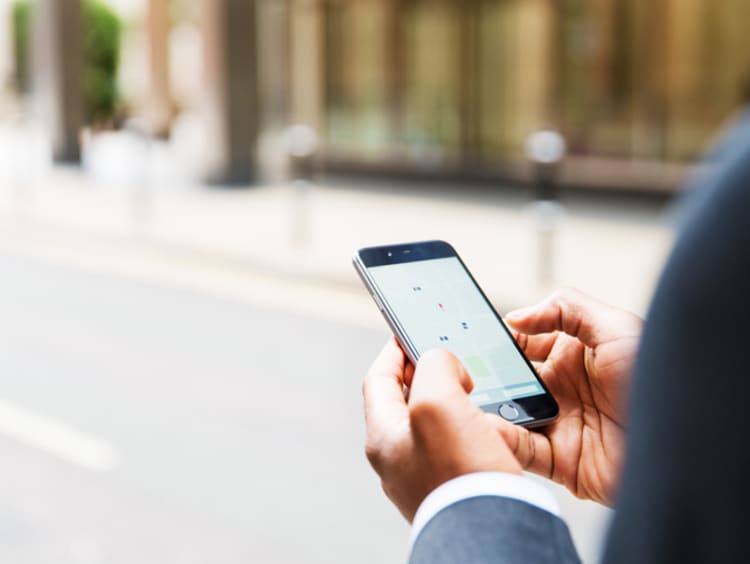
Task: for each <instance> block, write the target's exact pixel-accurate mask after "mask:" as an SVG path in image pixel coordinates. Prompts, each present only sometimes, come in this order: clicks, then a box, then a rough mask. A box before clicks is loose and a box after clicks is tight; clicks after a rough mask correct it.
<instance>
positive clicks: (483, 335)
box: [367, 256, 546, 405]
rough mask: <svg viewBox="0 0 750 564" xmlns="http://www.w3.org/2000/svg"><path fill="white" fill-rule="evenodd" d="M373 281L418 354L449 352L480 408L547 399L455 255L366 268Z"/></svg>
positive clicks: (509, 336) (510, 338)
mask: <svg viewBox="0 0 750 564" xmlns="http://www.w3.org/2000/svg"><path fill="white" fill-rule="evenodd" d="M367 272H368V273H369V275H370V278H371V280H372V282H373V283H374V284H375V285H376V286H377V289H378V291H379V293H380V295H381V297H382V298H383V299H384V300H385V301H386V302H387V306H388V308H389V309H390V311H391V313H392V314H393V316H394V317H395V320H396V322H397V323H398V325H400V327H401V330H402V335H403V336H405V337H406V339H408V341H409V344H408V345H407V346H410V347H411V349H412V350H413V351H414V352H416V353H417V354H418V355H421V354H422V353H424V352H426V351H428V350H430V349H434V348H442V349H447V350H449V351H451V352H452V353H453V354H455V355H456V356H457V357H458V358H459V360H460V361H461V362H462V364H463V365H464V367H465V368H466V370H467V371H468V372H469V375H470V376H471V378H472V380H473V382H474V390H473V392H472V393H471V398H472V400H473V401H474V402H475V403H477V404H478V405H486V404H494V403H498V402H503V401H508V400H516V399H519V398H527V397H531V396H537V395H540V394H545V393H546V391H545V389H544V388H543V387H542V385H541V384H540V383H539V381H538V379H537V377H536V375H535V374H534V372H533V371H532V369H531V368H530V367H529V365H528V364H527V362H526V360H525V358H524V357H523V356H522V355H521V353H520V352H519V350H518V348H517V347H516V344H515V342H514V341H513V337H512V336H511V335H510V334H509V333H508V331H507V330H506V329H505V328H504V327H503V325H502V324H501V322H500V320H499V319H498V318H497V316H496V314H495V312H494V310H493V309H492V308H491V306H490V305H489V304H488V303H487V300H486V299H485V298H484V296H483V294H482V292H481V291H480V290H479V288H478V287H477V286H476V284H475V283H474V281H473V279H472V278H471V276H470V275H469V273H468V272H467V271H466V269H465V268H464V266H463V264H462V263H461V261H460V260H459V259H458V258H457V257H456V256H449V257H442V258H431V259H426V260H416V261H412V262H401V263H399V264H386V265H382V266H370V267H368V268H367Z"/></svg>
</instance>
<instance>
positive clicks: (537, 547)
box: [409, 496, 580, 564]
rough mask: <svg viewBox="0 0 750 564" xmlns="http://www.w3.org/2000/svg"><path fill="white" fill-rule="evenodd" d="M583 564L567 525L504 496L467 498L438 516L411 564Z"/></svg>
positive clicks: (427, 527)
mask: <svg viewBox="0 0 750 564" xmlns="http://www.w3.org/2000/svg"><path fill="white" fill-rule="evenodd" d="M504 562H509V563H510V562H534V563H541V564H544V563H547V562H549V563H550V564H552V563H555V564H567V563H574V562H575V563H577V562H580V560H579V558H578V555H577V553H576V550H575V547H574V545H573V540H572V538H571V536H570V531H569V530H568V527H567V525H566V524H565V523H564V522H563V521H562V520H561V519H560V518H559V517H556V516H555V515H553V514H551V513H549V512H547V511H545V510H543V509H540V508H538V507H536V506H534V505H531V504H529V503H526V502H523V501H519V500H516V499H511V498H506V497H498V496H480V497H472V498H469V499H464V500H462V501H459V502H457V503H454V504H453V505H450V506H448V507H446V508H445V509H443V510H442V511H440V512H439V513H438V514H437V515H435V517H433V518H432V519H431V520H430V521H429V522H428V523H427V525H425V527H424V528H423V529H422V531H421V533H420V534H419V536H418V537H417V538H416V540H415V542H414V546H413V548H412V552H411V556H410V558H409V563H410V564H456V563H461V564H485V563H493V564H495V563H504Z"/></svg>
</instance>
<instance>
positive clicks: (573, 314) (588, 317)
mask: <svg viewBox="0 0 750 564" xmlns="http://www.w3.org/2000/svg"><path fill="white" fill-rule="evenodd" d="M506 320H507V321H508V322H509V323H510V324H511V325H513V327H514V328H515V329H517V330H518V331H519V332H521V333H527V334H532V335H538V334H540V333H551V332H553V331H563V332H565V333H567V334H568V335H571V336H573V337H576V338H577V339H579V340H580V341H581V342H582V343H583V344H585V345H587V346H590V347H595V346H597V345H599V344H601V343H605V342H607V341H610V340H613V339H616V338H620V337H623V336H629V331H628V330H627V329H625V331H626V333H625V334H623V329H624V324H627V325H628V326H630V327H632V333H633V335H632V336H638V335H639V334H640V321H639V320H638V318H637V317H636V316H635V315H633V314H630V313H628V312H625V311H622V310H618V309H615V308H612V307H610V306H608V305H606V304H604V303H602V302H600V301H598V300H595V299H594V298H592V297H590V296H587V295H585V294H583V293H581V292H579V291H577V290H571V289H564V290H558V291H556V292H555V293H553V294H552V295H551V296H550V297H549V298H547V299H546V300H544V301H543V302H541V303H540V304H538V305H536V306H532V307H530V308H526V309H522V310H517V311H514V312H511V313H509V314H508V315H507V316H506Z"/></svg>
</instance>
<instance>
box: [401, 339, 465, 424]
mask: <svg viewBox="0 0 750 564" xmlns="http://www.w3.org/2000/svg"><path fill="white" fill-rule="evenodd" d="M473 387H474V384H473V383H472V381H471V377H470V376H469V374H468V373H467V372H466V370H465V369H464V367H463V366H462V365H461V362H460V361H459V360H458V359H457V358H456V357H455V356H454V355H453V354H451V353H450V352H448V351H445V350H439V349H435V350H432V351H429V352H427V353H425V354H423V355H422V357H421V358H420V359H419V362H418V363H417V367H416V370H415V371H414V378H413V380H412V384H411V388H409V416H410V420H411V423H412V426H413V428H414V429H415V431H419V430H420V429H424V430H426V431H434V430H435V429H437V428H438V427H440V428H443V427H444V426H447V427H455V425H454V423H455V421H457V420H460V419H462V418H463V417H464V416H466V415H467V414H469V413H471V412H473V411H474V410H475V409H476V406H475V405H474V404H473V403H472V402H471V400H470V399H469V393H470V392H471V390H472V388H473Z"/></svg>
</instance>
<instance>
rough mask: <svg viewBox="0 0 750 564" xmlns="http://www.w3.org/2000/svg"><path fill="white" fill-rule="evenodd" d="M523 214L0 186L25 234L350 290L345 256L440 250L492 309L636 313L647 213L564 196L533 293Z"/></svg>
mask: <svg viewBox="0 0 750 564" xmlns="http://www.w3.org/2000/svg"><path fill="white" fill-rule="evenodd" d="M594 199H596V197H594ZM527 204H528V199H527V198H526V197H525V195H524V194H523V193H521V192H519V191H518V190H517V189H516V190H509V191H508V192H507V193H506V194H504V193H503V192H502V191H500V190H497V191H495V192H490V191H488V190H486V189H485V190H484V191H481V190H478V189H471V188H466V187H463V186H458V185H457V186H455V187H445V186H443V187H441V188H440V189H439V190H437V189H436V190H429V189H427V188H425V187H423V186H419V185H415V184H409V183H391V182H388V181H378V182H376V181H369V183H368V184H365V183H364V182H363V181H360V180H353V181H346V180H342V179H338V180H336V181H331V182H323V183H321V185H319V186H314V187H311V188H309V189H306V190H300V189H295V188H293V187H291V186H289V185H279V186H261V187H255V188H252V189H242V190H236V189H209V188H205V187H197V186H193V187H183V188H174V187H172V188H153V187H152V188H145V187H143V186H142V187H141V188H130V187H127V186H117V187H106V186H102V185H101V184H97V183H95V182H94V180H92V178H91V177H90V176H87V175H86V174H84V173H83V172H82V171H81V170H80V169H77V168H61V167H57V168H53V169H52V170H51V171H50V173H49V174H48V175H47V177H46V178H44V179H43V180H42V181H40V182H37V183H36V185H35V186H31V185H27V186H15V187H14V186H6V187H5V189H2V188H0V214H2V215H1V216H5V217H6V218H10V217H13V218H15V219H16V220H19V221H22V222H24V223H25V224H26V225H27V226H34V225H37V226H48V227H49V226H54V227H56V228H58V229H60V230H62V231H63V232H70V233H75V234H77V235H81V234H85V235H86V236H87V237H91V238H117V239H120V240H136V241H139V242H141V243H145V244H148V245H151V246H154V247H156V248H159V249H161V250H165V251H174V252H181V253H186V252H187V253H190V254H191V255H192V256H194V257H204V258H206V259H210V260H221V261H225V262H226V264H228V265H234V266H240V267H242V268H247V269H251V270H253V271H255V272H257V273H262V274H268V275H273V276H282V277H293V278H297V279H302V280H306V281H308V282H310V283H319V284H325V285H333V286H338V287H342V288H344V287H346V288H350V289H351V288H354V287H358V284H359V282H358V280H357V279H356V276H355V274H354V272H353V269H352V267H351V264H350V261H351V255H352V253H353V251H354V250H355V249H356V248H358V247H360V246H366V245H374V244H383V243H393V242H403V241H413V240H425V239H433V238H440V239H445V240H448V241H450V242H451V243H452V244H454V246H456V248H457V249H458V250H459V252H460V253H461V254H462V256H463V257H464V259H465V260H466V262H467V264H468V265H469V267H470V268H471V269H472V271H473V272H474V273H475V275H476V276H477V278H478V280H479V281H480V284H482V285H483V286H484V287H485V289H486V290H487V292H488V294H490V296H491V297H492V299H493V300H495V301H496V303H498V304H499V305H500V307H501V308H509V307H516V306H518V305H521V304H525V303H529V302H531V301H533V300H536V299H538V298H540V297H541V296H543V295H545V294H546V293H547V292H549V291H550V289H552V288H554V287H558V286H562V285H570V286H575V287H578V288H581V289H583V290H585V291H588V292H591V293H592V294H594V295H597V296H599V297H600V298H602V299H604V300H608V301H611V302H613V303H616V304H619V305H622V306H625V307H629V308H631V309H633V310H635V311H638V312H641V313H642V312H643V311H644V310H645V308H646V307H647V304H648V300H649V297H650V294H651V291H652V288H653V285H654V282H655V279H656V276H657V275H658V272H659V270H660V268H661V266H662V264H663V261H664V257H665V255H666V253H667V252H668V249H669V247H670V244H671V240H672V233H671V230H670V229H669V228H667V227H666V226H665V225H664V221H663V219H662V218H661V214H660V206H659V205H655V204H653V203H647V204H628V205H629V207H630V209H625V208H627V207H628V205H626V206H625V207H623V204H622V202H620V201H615V202H614V203H611V204H608V203H607V202H606V201H603V202H602V201H597V202H595V203H593V204H592V203H590V202H588V200H587V198H586V197H577V198H574V201H573V202H571V204H570V205H569V206H568V207H567V213H566V215H565V217H564V218H563V219H562V221H561V222H560V227H559V229H558V233H557V235H556V238H555V242H554V255H555V267H554V276H553V278H552V279H551V280H550V281H548V282H546V283H542V282H540V281H539V279H538V258H537V250H538V246H537V245H538V239H537V237H538V235H537V231H536V227H535V225H536V223H535V220H534V218H533V216H532V214H531V213H530V212H529V210H528V208H527ZM623 210H624V211H623ZM1 216H0V217H1Z"/></svg>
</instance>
